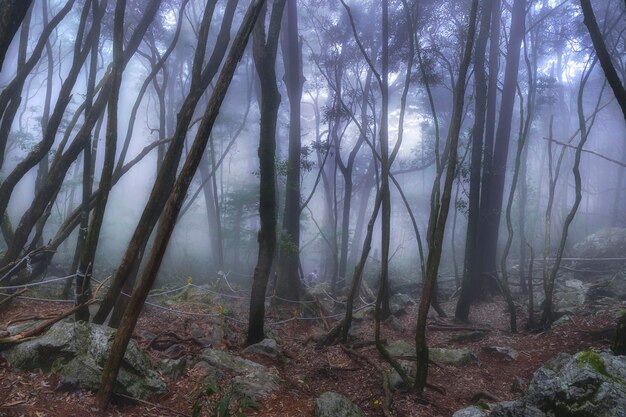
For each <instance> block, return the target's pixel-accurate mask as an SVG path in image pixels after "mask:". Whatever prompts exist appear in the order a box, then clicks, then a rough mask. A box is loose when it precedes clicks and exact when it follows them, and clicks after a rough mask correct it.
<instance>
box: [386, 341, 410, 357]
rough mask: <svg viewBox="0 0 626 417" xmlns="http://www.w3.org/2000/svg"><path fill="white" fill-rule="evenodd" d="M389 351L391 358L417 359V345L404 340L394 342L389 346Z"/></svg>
mask: <svg viewBox="0 0 626 417" xmlns="http://www.w3.org/2000/svg"><path fill="white" fill-rule="evenodd" d="M387 350H388V351H389V354H390V355H391V356H396V357H415V345H413V344H411V343H408V342H405V341H404V340H394V341H392V342H390V343H389V344H388V345H387Z"/></svg>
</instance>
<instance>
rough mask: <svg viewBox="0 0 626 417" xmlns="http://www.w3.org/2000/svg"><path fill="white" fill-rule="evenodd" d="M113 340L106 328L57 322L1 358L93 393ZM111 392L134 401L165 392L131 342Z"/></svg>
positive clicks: (22, 368) (20, 367)
mask: <svg viewBox="0 0 626 417" xmlns="http://www.w3.org/2000/svg"><path fill="white" fill-rule="evenodd" d="M114 337H115V330H114V329H111V328H109V327H106V326H99V325H95V324H88V323H84V322H79V323H68V322H59V323H57V324H55V325H54V326H52V327H51V328H50V329H49V330H48V331H47V332H46V333H44V334H43V336H41V337H39V338H37V339H33V340H28V341H26V342H23V343H20V344H19V345H16V346H13V347H11V348H9V349H7V350H5V351H4V352H2V356H4V358H5V359H6V360H7V362H8V363H9V364H10V365H11V366H12V367H13V368H16V369H20V370H32V369H42V370H44V371H46V372H55V373H58V374H59V375H60V376H61V377H62V380H64V381H68V382H71V381H76V383H77V384H78V386H79V387H80V388H84V389H89V390H94V391H95V390H97V389H98V388H99V387H100V377H101V374H102V368H103V367H104V365H105V363H106V359H107V356H108V351H109V348H110V345H111V343H112V341H113V338H114ZM114 390H115V391H116V392H120V393H122V394H126V395H130V396H133V397H137V398H147V397H149V396H150V395H153V394H163V393H165V392H166V386H165V384H164V383H163V381H161V380H160V379H159V378H158V376H157V375H156V373H155V372H154V371H152V370H151V369H150V367H149V361H148V359H147V357H146V356H145V355H144V354H143V352H141V350H140V349H139V347H138V345H137V343H136V342H135V341H134V340H131V341H130V343H129V344H128V348H127V349H126V353H125V355H124V359H123V361H122V365H121V367H120V372H119V374H118V377H117V383H116V385H115V387H114Z"/></svg>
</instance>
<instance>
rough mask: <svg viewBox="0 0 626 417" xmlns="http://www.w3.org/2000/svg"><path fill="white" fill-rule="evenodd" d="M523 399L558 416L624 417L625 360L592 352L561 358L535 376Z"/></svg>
mask: <svg viewBox="0 0 626 417" xmlns="http://www.w3.org/2000/svg"><path fill="white" fill-rule="evenodd" d="M525 398H526V401H527V402H530V403H532V404H534V405H537V406H538V407H539V408H540V409H541V410H543V411H545V412H548V411H554V412H559V413H561V414H562V415H579V416H589V417H591V416H595V417H603V416H606V417H609V416H618V415H626V358H625V357H623V356H614V355H611V354H610V353H608V352H594V351H586V352H580V353H577V354H576V355H574V356H567V355H562V356H560V358H559V359H558V360H557V361H553V362H552V363H550V364H549V365H548V366H547V367H542V368H540V369H539V370H537V371H536V372H535V374H534V376H533V380H532V381H531V383H530V387H529V389H528V392H527V394H526V395H525Z"/></svg>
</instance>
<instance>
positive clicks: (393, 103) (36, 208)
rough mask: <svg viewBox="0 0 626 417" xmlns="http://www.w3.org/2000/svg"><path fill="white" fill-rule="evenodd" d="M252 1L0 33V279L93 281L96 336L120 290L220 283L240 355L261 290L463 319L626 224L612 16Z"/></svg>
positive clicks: (549, 317) (613, 10)
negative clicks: (448, 304)
mask: <svg viewBox="0 0 626 417" xmlns="http://www.w3.org/2000/svg"><path fill="white" fill-rule="evenodd" d="M27 3H30V2H27V1H25V2H24V5H26V6H27ZM258 3H264V2H258V1H251V2H248V1H237V0H228V1H225V0H218V1H208V2H207V1H200V0H127V1H119V0H118V1H112V0H111V1H107V0H68V1H66V0H34V1H32V5H31V6H30V8H29V9H28V11H27V12H25V13H26V14H25V15H24V17H23V23H22V24H21V26H19V27H16V28H14V30H13V32H15V33H14V36H12V35H11V34H10V33H8V32H7V34H5V32H3V35H2V36H5V38H7V39H8V41H6V42H4V43H5V44H6V45H8V49H6V55H5V58H4V61H3V63H2V67H1V72H0V112H1V117H2V119H1V123H0V147H1V149H0V151H2V155H1V157H2V160H1V161H2V165H1V171H0V175H1V177H2V183H1V184H0V210H1V211H3V212H4V211H6V214H5V215H4V220H3V224H2V237H3V238H2V239H0V246H1V250H2V261H1V262H0V268H1V271H2V274H1V276H2V277H1V278H0V279H1V281H0V285H7V286H8V285H11V286H15V285H22V284H26V283H32V282H37V281H40V280H42V279H48V278H50V277H62V276H69V278H70V279H69V280H68V283H69V284H68V285H67V286H66V288H65V291H64V292H63V294H57V296H59V297H67V298H69V299H71V298H72V297H73V296H74V292H75V294H76V304H77V305H80V303H81V302H85V301H86V300H87V299H88V298H89V296H90V294H91V291H92V290H93V287H95V286H98V285H99V284H98V283H101V282H103V281H105V280H108V281H107V284H106V285H105V286H104V289H103V290H102V292H101V293H100V294H99V295H100V296H103V295H105V294H106V297H107V298H106V301H103V302H102V304H103V305H105V304H107V303H108V304H109V305H108V307H107V308H108V309H106V308H105V309H104V310H102V311H101V312H100V313H98V314H99V315H101V317H100V316H96V317H98V318H97V319H96V321H98V320H99V321H100V322H102V321H104V320H106V319H107V317H108V316H109V313H110V311H111V309H112V308H113V305H115V304H116V300H117V303H118V305H117V306H116V307H115V309H116V311H117V309H118V308H119V309H120V310H119V312H118V315H121V314H123V313H124V308H125V306H124V305H122V306H120V305H119V303H120V301H119V300H118V297H119V295H120V291H121V288H122V287H123V288H125V291H127V292H129V293H130V292H132V290H133V285H135V291H134V293H135V294H137V297H138V298H137V299H136V300H135V299H132V300H133V301H132V302H135V301H137V302H139V303H142V302H143V301H144V300H145V297H144V298H143V300H142V299H141V297H142V296H141V292H142V291H143V290H142V289H141V285H140V284H134V283H136V282H139V283H142V282H143V283H145V285H146V289H147V290H150V289H151V288H174V287H176V286H179V285H184V284H185V283H187V282H188V280H191V281H192V282H193V283H195V284H198V285H202V284H215V283H217V282H218V281H220V279H221V278H222V277H224V276H227V277H228V279H229V280H230V281H229V282H230V284H232V285H236V286H238V287H239V288H241V289H242V290H246V291H252V295H251V298H252V301H251V303H250V310H249V312H248V313H247V314H249V315H250V324H249V326H250V327H249V333H248V341H249V342H254V341H256V339H258V334H259V329H258V328H255V327H254V326H258V324H259V323H258V320H260V326H261V327H260V334H263V319H264V314H265V313H266V312H265V306H264V305H262V304H263V301H260V304H259V302H257V303H256V304H255V301H254V298H255V296H256V297H258V296H259V294H260V296H261V297H264V294H266V293H268V294H271V293H275V294H279V295H281V296H282V297H283V298H284V299H286V300H292V301H297V300H300V299H306V298H307V297H309V296H310V294H309V292H310V289H311V288H310V287H316V286H320V285H323V287H324V289H325V290H324V291H326V292H327V294H330V295H332V296H334V297H339V298H340V299H341V300H346V299H347V298H351V299H352V300H354V297H355V294H357V295H358V294H359V292H358V291H359V287H360V286H361V279H362V280H363V282H364V283H365V284H366V287H367V288H368V290H371V293H372V294H373V293H377V292H378V299H377V301H376V306H377V311H378V308H379V307H380V306H381V305H382V307H380V308H381V309H382V310H381V311H382V313H381V314H382V315H383V316H384V315H385V314H388V312H386V310H388V308H389V307H388V304H389V295H390V294H394V292H395V291H396V290H397V289H398V288H406V287H407V286H408V287H411V288H414V289H415V291H416V294H420V297H421V300H422V302H423V303H425V307H426V310H425V311H426V312H428V307H429V306H430V305H431V303H434V304H435V307H436V304H437V299H439V300H441V299H443V300H452V299H454V300H456V298H455V297H458V304H457V307H456V314H455V315H456V317H457V318H459V319H461V320H463V319H464V320H467V318H468V314H469V310H470V307H471V305H473V304H475V303H477V302H480V300H482V299H483V298H484V295H485V294H489V295H490V296H495V297H500V296H503V297H504V298H505V299H506V300H507V301H509V302H510V305H511V306H512V305H513V299H514V298H518V297H523V298H525V297H526V294H527V291H528V289H527V281H528V274H529V272H532V271H534V274H535V278H538V277H540V278H542V279H543V282H544V285H545V291H547V293H546V294H545V297H546V298H547V299H548V300H551V299H552V294H551V293H550V291H551V289H550V286H551V285H553V284H554V279H555V277H557V273H558V272H559V271H560V269H559V268H560V267H561V265H566V264H567V259H571V258H580V257H584V255H581V254H579V253H578V252H576V250H575V249H574V245H575V244H576V243H578V242H581V241H583V240H584V239H585V238H586V237H587V236H589V235H591V234H593V233H600V232H602V231H606V230H608V228H620V229H623V228H626V181H625V179H624V169H625V167H626V124H625V115H626V107H625V106H626V100H625V99H624V96H626V93H625V90H624V84H625V80H626V36H625V33H626V19H625V18H624V15H625V13H626V10H625V9H624V4H622V2H621V1H618V0H602V1H595V2H593V9H592V11H593V12H594V13H595V20H594V22H596V26H595V29H597V30H599V32H597V33H594V26H593V25H592V24H591V23H589V22H588V21H591V17H590V16H585V15H584V14H583V9H581V2H578V1H568V0H565V1H551V0H538V1H523V0H514V1H504V2H502V4H500V2H499V1H488V2H477V1H469V0H463V1H434V0H428V1H420V2H417V1H411V0H408V1H404V0H402V1H399V0H393V1H384V2H380V1H369V0H346V1H345V2H344V1H336V2H335V1H319V0H298V1H296V0H287V1H286V2H285V1H279V0H273V1H268V2H267V5H265V6H260V5H259V4H258ZM582 3H589V2H582ZM285 4H286V5H285ZM24 5H22V6H24ZM491 7H493V10H492V9H490V8H491ZM283 8H284V10H283ZM251 11H254V13H255V14H254V16H256V15H257V14H258V20H257V22H256V24H255V26H254V28H253V27H252V26H250V25H249V27H247V26H246V23H249V22H248V21H247V20H246V19H247V16H248V15H246V13H247V12H248V13H251ZM587 13H588V11H587ZM584 18H586V19H587V20H585V22H583V19H584ZM120 29H121V31H120ZM590 33H591V35H592V36H590ZM11 36H12V38H11ZM594 36H595V38H594ZM248 37H249V39H248ZM11 39H12V40H11ZM3 40H5V39H3ZM237 48H239V49H240V50H238V49H237ZM601 48H604V50H605V51H607V52H608V54H603V53H602V49H601ZM598 51H600V52H598ZM235 64H236V65H235ZM222 87H224V88H225V89H222ZM620 97H621V98H620ZM212 106H213V107H212ZM111 112H115V115H116V117H111V114H112V113H111ZM202 140H205V142H204V145H203V144H202ZM151 146H152V148H150V147H151ZM196 147H197V149H198V151H197V152H196ZM148 149H149V150H148ZM144 151H145V152H144ZM142 152H143V153H145V155H143V154H142ZM138 155H139V156H141V158H140V160H139V161H138V162H137V163H136V164H134V165H133V166H132V167H131V168H130V170H128V171H120V170H121V168H122V166H124V164H126V163H129V162H130V161H133V159H134V158H136V157H137V156H138ZM199 155H200V156H202V158H201V159H198V156H199ZM194 164H195V165H194ZM120 172H123V175H122V176H121V177H119V174H120ZM91 193H94V196H93V197H91ZM387 195H389V199H388V200H387ZM90 198H92V200H91V203H89V199H90ZM87 206H90V209H86V207H87ZM72 216H74V217H72ZM68 219H70V220H68ZM72 219H73V221H72ZM68 222H69V223H68ZM368 223H371V224H372V225H373V227H372V228H371V229H368ZM133 236H135V237H134V238H133ZM132 239H134V240H132ZM368 242H369V244H368ZM531 251H532V252H533V255H534V257H535V259H534V262H535V263H534V264H532V265H531V266H530V270H531V271H529V262H530V256H531ZM361 260H362V261H361ZM567 265H569V264H567ZM74 277H75V278H76V279H74ZM230 284H229V285H230ZM535 285H540V284H535ZM74 287H76V288H75V291H74ZM535 290H536V291H537V288H536V289H535ZM355 291H356V292H355ZM107 292H108V294H107ZM146 294H147V293H146ZM144 295H145V294H144ZM455 302H457V301H455ZM531 302H532V301H531ZM381 303H382V304H381ZM122 304H123V303H122ZM348 306H349V308H350V309H351V308H352V301H349V302H348ZM339 310H341V312H343V311H345V307H343V310H342V309H339ZM539 310H541V311H539ZM341 312H340V313H341ZM83 313H85V312H83ZM509 313H510V312H509ZM92 314H93V312H92ZM259 314H260V319H259V317H258V316H259ZM503 314H505V313H503ZM114 315H115V313H114ZM513 316H514V314H513ZM253 317H256V320H257V322H254V320H253ZM77 318H78V317H77ZM82 318H83V319H89V318H90V317H89V312H86V316H85V315H83V316H82ZM91 318H92V319H93V316H92V317H91ZM555 319H556V316H555V315H554V312H553V311H552V308H551V307H550V302H544V305H543V306H541V307H539V306H537V318H536V320H538V321H541V322H543V323H550V322H551V321H553V320H555ZM118 320H119V316H118ZM424 320H425V319H424ZM511 320H512V322H514V321H515V319H514V317H512V319H511ZM117 323H119V321H118V322H117ZM117 323H116V322H115V319H113V323H112V325H114V326H115V327H117V326H116V324H117ZM255 323H256V324H255ZM348 323H349V319H348ZM348 326H349V324H348ZM255 329H256V330H255ZM255 332H256V333H255Z"/></svg>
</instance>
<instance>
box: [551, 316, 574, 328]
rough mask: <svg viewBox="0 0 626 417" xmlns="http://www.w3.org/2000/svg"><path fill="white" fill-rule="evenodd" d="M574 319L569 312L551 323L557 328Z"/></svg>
mask: <svg viewBox="0 0 626 417" xmlns="http://www.w3.org/2000/svg"><path fill="white" fill-rule="evenodd" d="M571 321H572V319H571V318H570V316H568V315H567V314H566V315H564V316H561V317H559V318H558V319H557V320H556V321H554V322H553V323H552V324H551V327H553V328H556V327H560V326H563V325H565V324H568V323H569V322H571Z"/></svg>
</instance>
